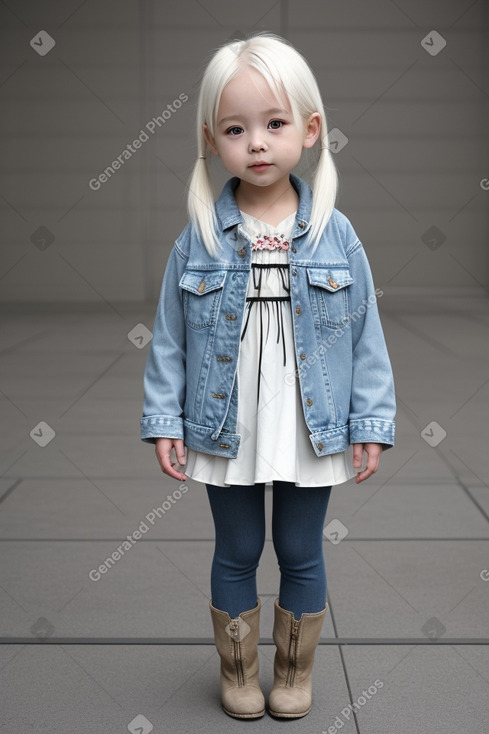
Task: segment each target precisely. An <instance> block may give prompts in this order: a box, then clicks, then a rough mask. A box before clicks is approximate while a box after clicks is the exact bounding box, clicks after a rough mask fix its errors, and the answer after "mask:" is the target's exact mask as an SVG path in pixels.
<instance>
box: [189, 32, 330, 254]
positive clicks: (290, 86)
mask: <svg viewBox="0 0 489 734" xmlns="http://www.w3.org/2000/svg"><path fill="white" fill-rule="evenodd" d="M246 66H252V67H254V68H255V69H256V70H257V71H259V72H260V73H261V74H262V75H263V77H264V78H265V80H266V81H267V82H268V85H269V86H270V89H271V90H272V92H273V93H274V95H275V96H276V98H277V100H278V101H279V102H281V103H282V104H284V106H285V104H286V99H285V95H287V97H288V99H289V102H290V104H291V107H292V114H293V117H294V121H295V123H296V124H297V125H301V126H302V125H303V121H304V120H307V119H308V117H309V116H310V115H311V114H312V113H313V112H319V113H320V115H321V132H320V135H319V138H318V141H317V142H318V145H319V147H320V148H321V150H320V154H319V161H318V164H317V168H316V172H315V175H314V180H313V183H312V186H311V189H312V193H313V196H312V211H311V231H310V235H309V241H310V243H311V244H312V245H313V249H312V252H311V254H312V253H314V251H315V249H316V247H317V245H318V242H319V235H320V233H321V232H322V231H323V229H324V227H325V226H326V225H327V223H328V221H329V218H330V217H331V214H332V212H333V208H334V206H335V201H336V193H337V189H338V174H337V171H336V167H335V164H334V162H333V158H332V155H331V152H330V150H329V148H328V139H327V136H328V126H327V121H326V114H325V111H324V106H323V102H322V99H321V94H320V91H319V87H318V84H317V81H316V79H315V77H314V74H313V72H312V70H311V68H310V67H309V65H308V63H307V61H306V60H305V59H304V57H303V56H302V55H301V54H300V53H299V52H298V51H297V50H296V49H295V48H294V47H293V46H292V45H291V44H290V43H289V42H288V41H287V40H285V39H284V38H281V37H280V36H277V35H276V34H274V33H271V32H269V31H260V32H258V33H255V34H253V35H251V36H248V37H247V38H246V39H244V40H234V41H228V42H226V43H225V44H224V45H222V46H221V47H219V48H218V49H217V51H215V52H214V54H213V56H212V58H211V59H210V61H209V63H208V64H207V67H206V68H205V70H204V73H203V76H202V80H201V84H200V91H199V97H198V103H197V131H196V132H197V155H198V156H199V157H198V158H197V160H196V162H195V165H194V168H193V170H192V173H191V175H190V177H189V182H188V198H187V210H188V215H189V217H190V220H191V221H192V223H193V224H194V226H195V228H196V230H197V232H198V233H199V235H200V237H201V238H202V241H203V243H204V245H205V247H206V249H207V251H208V253H209V254H210V255H211V256H212V257H217V255H218V254H219V239H218V234H217V233H218V231H219V230H218V222H217V216H216V210H215V206H214V204H215V195H214V187H213V183H212V179H211V175H210V170H209V167H210V151H209V150H208V146H207V142H206V140H205V137H204V134H203V128H202V125H203V123H205V124H206V125H207V127H208V128H209V130H210V132H211V134H212V136H213V137H215V129H216V123H217V113H218V110H219V102H220V99H221V95H222V92H223V89H224V87H225V86H226V84H227V83H228V82H230V81H231V79H233V78H234V77H235V76H236V75H237V74H238V73H239V72H240V71H241V70H242V69H243V68H244V67H246ZM201 156H205V158H202V157H201Z"/></svg>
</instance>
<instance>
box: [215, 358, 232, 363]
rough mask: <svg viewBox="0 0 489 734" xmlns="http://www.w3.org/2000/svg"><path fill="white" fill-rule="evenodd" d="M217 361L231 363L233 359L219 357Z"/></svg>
mask: <svg viewBox="0 0 489 734" xmlns="http://www.w3.org/2000/svg"><path fill="white" fill-rule="evenodd" d="M217 361H218V362H230V361H231V357H218V358H217Z"/></svg>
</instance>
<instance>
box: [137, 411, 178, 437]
mask: <svg viewBox="0 0 489 734" xmlns="http://www.w3.org/2000/svg"><path fill="white" fill-rule="evenodd" d="M139 422H140V425H141V441H145V443H156V439H157V438H181V439H182V441H183V418H174V417H173V416H168V415H151V416H148V417H145V418H140V420H139Z"/></svg>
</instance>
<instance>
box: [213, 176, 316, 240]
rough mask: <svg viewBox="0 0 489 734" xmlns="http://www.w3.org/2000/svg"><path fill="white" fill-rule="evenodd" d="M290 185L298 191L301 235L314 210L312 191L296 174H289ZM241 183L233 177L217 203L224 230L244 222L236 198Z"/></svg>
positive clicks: (298, 221)
mask: <svg viewBox="0 0 489 734" xmlns="http://www.w3.org/2000/svg"><path fill="white" fill-rule="evenodd" d="M289 179H290V183H291V184H292V186H293V187H294V189H295V190H296V191H297V194H298V195H299V205H298V207H297V214H296V218H295V221H296V228H297V225H298V224H299V223H301V224H300V228H301V234H302V233H304V232H306V231H307V229H308V228H309V217H310V215H311V208H312V190H311V187H310V186H309V184H308V183H306V181H303V180H302V179H301V178H299V176H296V175H295V174H294V173H290V174H289ZM238 183H239V178H238V177H237V176H233V177H232V178H230V179H229V180H228V181H227V182H226V184H225V185H224V187H223V189H222V191H221V194H220V196H219V198H218V200H217V201H216V204H215V206H216V212H217V216H218V218H219V221H220V223H221V226H222V228H223V229H227V228H228V227H233V226H234V225H236V224H240V223H242V222H243V217H242V216H241V213H240V211H239V207H238V205H237V204H236V199H235V198H234V190H235V189H236V187H237V185H238Z"/></svg>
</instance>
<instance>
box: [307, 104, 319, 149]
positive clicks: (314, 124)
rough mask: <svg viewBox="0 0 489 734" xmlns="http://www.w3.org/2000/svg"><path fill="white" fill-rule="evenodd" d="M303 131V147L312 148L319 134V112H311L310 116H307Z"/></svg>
mask: <svg viewBox="0 0 489 734" xmlns="http://www.w3.org/2000/svg"><path fill="white" fill-rule="evenodd" d="M305 130H306V132H305V136H304V142H303V147H304V148H312V146H313V145H314V143H315V142H316V140H317V139H318V138H319V134H320V132H321V115H320V114H319V112H313V113H312V115H310V116H309V119H308V120H307V122H306V124H305Z"/></svg>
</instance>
